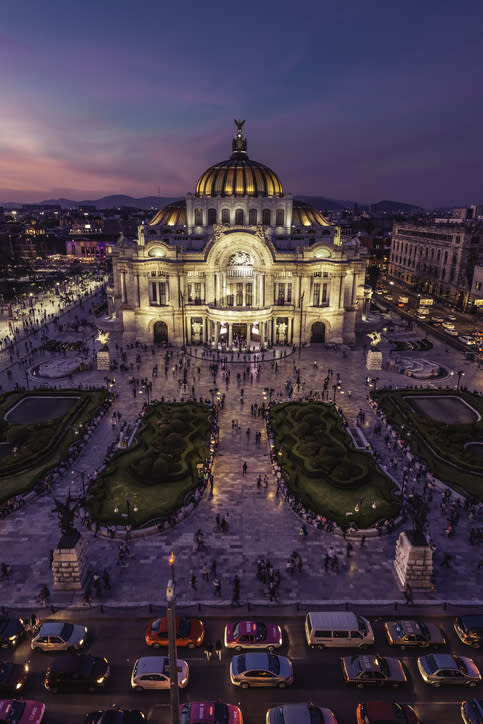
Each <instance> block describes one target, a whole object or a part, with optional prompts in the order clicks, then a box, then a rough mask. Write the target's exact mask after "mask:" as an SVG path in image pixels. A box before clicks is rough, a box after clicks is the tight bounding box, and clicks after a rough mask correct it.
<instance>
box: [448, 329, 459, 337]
mask: <svg viewBox="0 0 483 724" xmlns="http://www.w3.org/2000/svg"><path fill="white" fill-rule="evenodd" d="M446 334H450V335H451V336H452V337H457V336H458V332H457V331H456V329H447V330H446Z"/></svg>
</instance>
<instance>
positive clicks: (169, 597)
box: [166, 551, 179, 724]
mask: <svg viewBox="0 0 483 724" xmlns="http://www.w3.org/2000/svg"><path fill="white" fill-rule="evenodd" d="M169 565H170V567H171V578H170V580H169V581H168V586H167V588H166V602H167V613H168V651H169V710H170V713H171V717H170V721H171V724H179V687H178V661H177V654H176V592H175V587H174V553H173V552H172V551H171V553H170V555H169Z"/></svg>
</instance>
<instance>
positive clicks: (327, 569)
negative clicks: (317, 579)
mask: <svg viewBox="0 0 483 724" xmlns="http://www.w3.org/2000/svg"><path fill="white" fill-rule="evenodd" d="M329 564H330V556H329V554H328V553H326V554H325V558H324V569H325V572H326V573H328V572H329Z"/></svg>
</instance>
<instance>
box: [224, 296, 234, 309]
mask: <svg viewBox="0 0 483 724" xmlns="http://www.w3.org/2000/svg"><path fill="white" fill-rule="evenodd" d="M226 306H227V307H233V294H227V295H226Z"/></svg>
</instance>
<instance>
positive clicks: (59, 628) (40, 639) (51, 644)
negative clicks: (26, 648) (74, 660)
mask: <svg viewBox="0 0 483 724" xmlns="http://www.w3.org/2000/svg"><path fill="white" fill-rule="evenodd" d="M86 638H87V628H86V627H85V626H80V625H79V624H76V623H69V622H67V621H47V623H43V624H42V625H41V626H40V628H39V630H38V631H37V633H36V634H35V635H34V636H33V637H32V641H31V642H30V645H31V647H32V649H33V651H68V652H69V653H72V652H74V651H77V650H78V649H81V648H82V647H83V646H84V644H85V642H86Z"/></svg>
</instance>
